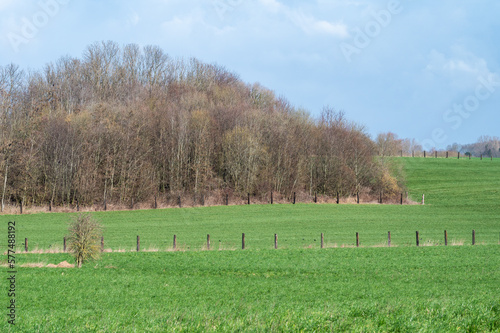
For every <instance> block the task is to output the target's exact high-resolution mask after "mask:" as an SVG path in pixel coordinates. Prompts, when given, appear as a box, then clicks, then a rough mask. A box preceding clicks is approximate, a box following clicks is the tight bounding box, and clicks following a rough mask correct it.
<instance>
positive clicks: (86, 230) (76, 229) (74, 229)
mask: <svg viewBox="0 0 500 333" xmlns="http://www.w3.org/2000/svg"><path fill="white" fill-rule="evenodd" d="M68 232H69V235H68V236H67V239H68V250H69V252H70V253H72V254H73V256H74V257H75V260H76V264H77V266H78V268H80V267H82V264H83V263H84V262H85V261H88V260H96V259H99V256H100V254H101V248H100V245H99V240H100V239H101V236H102V227H101V225H100V224H99V222H98V221H97V220H95V219H94V218H93V217H92V215H90V214H79V215H78V216H76V217H75V218H74V219H73V221H72V222H71V223H70V225H69V228H68Z"/></svg>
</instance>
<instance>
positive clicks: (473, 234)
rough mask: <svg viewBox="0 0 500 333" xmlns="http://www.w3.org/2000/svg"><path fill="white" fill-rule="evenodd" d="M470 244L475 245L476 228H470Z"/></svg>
mask: <svg viewBox="0 0 500 333" xmlns="http://www.w3.org/2000/svg"><path fill="white" fill-rule="evenodd" d="M472 245H476V230H472Z"/></svg>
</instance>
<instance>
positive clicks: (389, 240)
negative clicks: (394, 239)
mask: <svg viewBox="0 0 500 333" xmlns="http://www.w3.org/2000/svg"><path fill="white" fill-rule="evenodd" d="M387 246H388V247H391V232H390V231H389V232H388V233H387Z"/></svg>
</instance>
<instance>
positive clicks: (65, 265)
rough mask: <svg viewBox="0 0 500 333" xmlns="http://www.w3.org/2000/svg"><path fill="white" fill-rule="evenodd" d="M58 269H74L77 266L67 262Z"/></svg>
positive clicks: (62, 263) (61, 263)
mask: <svg viewBox="0 0 500 333" xmlns="http://www.w3.org/2000/svg"><path fill="white" fill-rule="evenodd" d="M57 267H61V268H74V267H75V265H74V264H70V263H69V262H67V261H66V260H65V261H63V262H60V263H59V265H57Z"/></svg>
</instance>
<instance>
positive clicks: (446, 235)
mask: <svg viewBox="0 0 500 333" xmlns="http://www.w3.org/2000/svg"><path fill="white" fill-rule="evenodd" d="M444 246H448V232H447V231H446V230H445V231H444Z"/></svg>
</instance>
